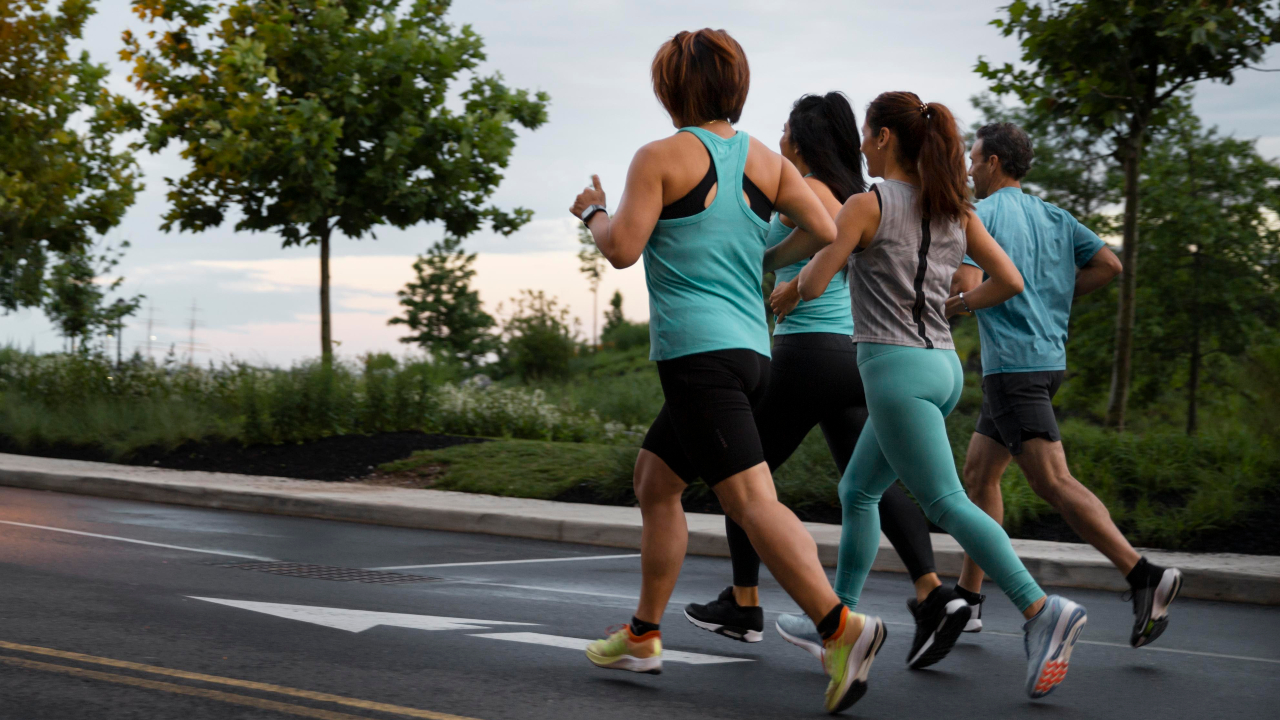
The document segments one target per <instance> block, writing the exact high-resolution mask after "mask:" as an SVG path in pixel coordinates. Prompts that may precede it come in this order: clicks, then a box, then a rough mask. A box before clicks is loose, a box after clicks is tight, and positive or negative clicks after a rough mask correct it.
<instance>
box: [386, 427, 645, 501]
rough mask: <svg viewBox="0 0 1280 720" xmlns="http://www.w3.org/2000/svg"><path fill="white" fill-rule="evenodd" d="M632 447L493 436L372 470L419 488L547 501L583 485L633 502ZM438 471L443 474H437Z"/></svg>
mask: <svg viewBox="0 0 1280 720" xmlns="http://www.w3.org/2000/svg"><path fill="white" fill-rule="evenodd" d="M635 459H636V450H635V448H628V447H619V446H616V445H597V444H594V443H563V442H544V441H536V440H497V441H494V442H488V443H477V444H473V445H455V446H453V447H450V448H445V449H444V450H428V451H425V452H420V453H417V454H415V455H414V456H413V457H411V458H409V459H407V460H400V461H398V462H393V463H388V464H386V465H383V466H382V467H380V468H378V470H379V472H380V473H382V474H384V475H389V476H392V478H394V479H405V480H408V481H410V482H412V480H413V479H414V478H419V479H421V482H418V483H414V484H416V485H417V486H419V487H433V488H436V489H438V490H457V491H459V492H472V493H484V494H486V495H503V496H506V497H522V498H534V499H538V500H551V499H555V498H559V497H563V496H564V495H565V494H567V493H570V492H571V491H573V490H574V489H575V488H578V487H580V486H582V485H584V484H585V485H587V486H589V487H590V488H591V490H592V491H593V492H596V493H599V494H600V495H601V496H602V497H605V498H613V499H614V500H615V501H616V502H617V503H619V504H631V503H633V502H635V497H634V495H631V468H632V466H633V465H634V464H635ZM442 471H443V472H442Z"/></svg>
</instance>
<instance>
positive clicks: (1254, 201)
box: [1138, 115, 1280, 434]
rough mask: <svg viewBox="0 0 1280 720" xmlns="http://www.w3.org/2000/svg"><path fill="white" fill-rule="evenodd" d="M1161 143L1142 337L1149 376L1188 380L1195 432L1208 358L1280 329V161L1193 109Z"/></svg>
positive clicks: (1190, 427) (1148, 199) (1190, 426)
mask: <svg viewBox="0 0 1280 720" xmlns="http://www.w3.org/2000/svg"><path fill="white" fill-rule="evenodd" d="M1158 139H1159V140H1160V141H1161V142H1158V143H1153V144H1152V147H1151V150H1150V152H1149V154H1148V156H1147V161H1146V163H1145V166H1146V171H1145V172H1144V176H1143V182H1142V188H1141V202H1142V205H1141V208H1142V212H1141V213H1140V215H1139V218H1138V222H1139V225H1140V226H1141V227H1142V228H1143V242H1142V251H1143V253H1144V254H1145V257H1147V258H1148V259H1147V260H1146V261H1145V264H1146V266H1145V271H1144V273H1143V279H1142V281H1141V283H1140V286H1139V288H1140V290H1142V291H1144V292H1143V293H1142V295H1141V297H1142V298H1143V301H1144V302H1145V303H1149V305H1150V307H1151V309H1152V310H1153V311H1154V313H1153V314H1154V316H1155V317H1157V318H1159V322H1158V323H1152V324H1151V325H1150V326H1144V327H1143V328H1142V329H1145V330H1147V331H1148V332H1149V333H1150V335H1148V337H1145V338H1144V337H1141V336H1139V338H1138V340H1139V342H1140V343H1141V346H1142V347H1143V348H1144V349H1145V353H1146V354H1147V355H1149V356H1150V360H1149V362H1150V363H1151V364H1152V365H1153V366H1155V367H1152V368H1150V371H1149V372H1148V376H1150V377H1164V378H1167V377H1169V376H1171V375H1173V374H1174V373H1175V372H1176V373H1177V374H1178V375H1182V376H1183V377H1185V392H1186V423H1185V427H1186V431H1187V434H1194V433H1195V432H1196V429H1197V426H1198V410H1199V405H1200V388H1201V385H1202V382H1203V379H1204V370H1205V367H1206V361H1208V360H1209V359H1211V358H1212V357H1213V356H1214V355H1225V356H1229V357H1236V358H1239V357H1242V356H1244V355H1245V353H1246V352H1247V351H1248V349H1249V347H1250V344H1251V341H1252V340H1253V339H1254V338H1256V337H1258V335H1259V333H1261V332H1265V331H1267V330H1271V331H1274V330H1276V329H1280V298H1278V296H1277V293H1278V292H1280V223H1277V222H1276V220H1275V218H1276V213H1277V212H1280V165H1277V164H1276V163H1274V162H1271V161H1268V160H1265V159H1263V158H1262V157H1261V156H1260V155H1258V153H1257V150H1256V148H1255V146H1254V142H1252V141H1247V140H1238V139H1236V138H1233V137H1223V136H1221V135H1219V134H1218V132H1217V130H1216V129H1210V130H1204V129H1203V128H1202V126H1201V124H1200V122H1199V120H1198V119H1197V118H1195V117H1194V116H1190V115H1188V116H1187V117H1185V118H1184V119H1183V120H1182V121H1181V122H1179V123H1178V125H1177V127H1176V128H1170V130H1169V131H1168V132H1167V133H1163V134H1162V135H1161V136H1160V137H1159V138H1158ZM1179 366H1181V368H1179ZM1180 369H1182V370H1183V372H1178V370H1180Z"/></svg>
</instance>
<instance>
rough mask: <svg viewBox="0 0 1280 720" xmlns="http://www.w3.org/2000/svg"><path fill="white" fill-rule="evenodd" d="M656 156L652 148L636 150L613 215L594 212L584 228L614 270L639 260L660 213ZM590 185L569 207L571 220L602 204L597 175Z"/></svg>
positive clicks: (660, 189) (601, 191) (659, 189)
mask: <svg viewBox="0 0 1280 720" xmlns="http://www.w3.org/2000/svg"><path fill="white" fill-rule="evenodd" d="M657 155H658V152H657V150H656V149H655V148H654V147H653V146H652V145H646V146H644V147H642V148H640V149H639V150H638V151H636V154H635V157H633V158H632V159H631V167H630V168H629V169H628V170H627V185H626V188H625V189H624V190H623V192H622V202H620V203H618V209H617V212H615V213H614V215H613V216H612V217H610V216H609V215H608V214H606V213H602V212H598V213H596V214H595V215H593V216H592V217H591V223H590V224H589V225H588V228H589V229H590V230H591V235H592V237H594V238H595V241H596V247H598V248H600V252H601V254H603V255H604V256H605V259H607V260H608V261H609V264H610V265H612V266H614V267H616V268H625V267H631V266H632V265H634V264H635V263H636V261H637V260H639V259H640V254H641V253H643V252H644V246H645V245H646V244H647V243H648V242H649V236H650V235H652V234H653V228H654V227H655V226H656V225H657V224H658V216H660V215H661V214H662V163H661V161H660V159H659V158H658V157H657ZM591 185H592V186H591V187H589V188H586V189H584V190H583V191H582V192H581V193H579V194H578V197H577V198H576V199H575V200H574V201H573V205H572V206H571V207H570V208H569V212H571V213H573V214H574V216H575V217H579V216H580V215H581V213H582V211H583V210H586V209H587V207H588V206H590V205H604V204H605V195H604V189H603V188H602V187H600V177H599V176H598V175H592V176H591Z"/></svg>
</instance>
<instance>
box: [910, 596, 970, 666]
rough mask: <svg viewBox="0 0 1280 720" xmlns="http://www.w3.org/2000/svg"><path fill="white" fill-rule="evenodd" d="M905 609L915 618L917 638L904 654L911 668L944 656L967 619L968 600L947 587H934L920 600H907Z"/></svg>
mask: <svg viewBox="0 0 1280 720" xmlns="http://www.w3.org/2000/svg"><path fill="white" fill-rule="evenodd" d="M907 609H908V610H910V611H911V614H912V615H913V616H915V619H916V637H915V639H914V640H912V641H911V652H910V653H909V654H908V655H907V667H909V668H912V669H914V670H919V669H920V668H924V667H928V666H930V665H932V664H934V663H936V662H938V661H939V660H941V659H942V658H944V657H946V656H947V653H949V652H951V648H952V647H954V646H955V644H956V639H957V638H959V637H960V633H961V632H963V631H964V628H965V625H967V624H968V622H969V603H967V602H965V600H964V598H962V597H960V596H959V595H958V594H957V593H956V591H955V590H954V589H952V588H948V587H942V586H939V587H936V588H934V589H933V592H931V593H929V597H927V598H925V599H924V602H922V603H921V602H916V599H915V598H912V599H910V600H908V601H907Z"/></svg>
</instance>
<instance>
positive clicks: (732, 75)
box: [651, 28, 751, 125]
mask: <svg viewBox="0 0 1280 720" xmlns="http://www.w3.org/2000/svg"><path fill="white" fill-rule="evenodd" d="M651 73H652V75H653V94H654V95H657V96H658V102H661V103H662V107H664V108H666V109H667V112H668V113H670V114H671V118H672V119H673V120H675V121H676V122H678V123H680V124H682V125H701V124H703V123H707V122H711V121H712V120H728V121H729V122H731V123H736V122H738V118H740V117H742V106H743V105H745V104H746V102H747V88H748V87H749V86H750V85H751V69H750V68H749V67H748V66H747V55H746V53H744V52H743V51H742V46H741V45H739V44H738V41H737V40H734V39H733V38H732V37H731V36H730V35H729V33H727V32H725V31H724V30H712V29H710V28H703V29H701V30H697V31H694V32H680V33H676V36H675V37H673V38H671V39H670V40H668V41H667V42H665V43H663V45H662V47H660V48H658V54H657V55H654V56H653V67H652V68H651Z"/></svg>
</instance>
